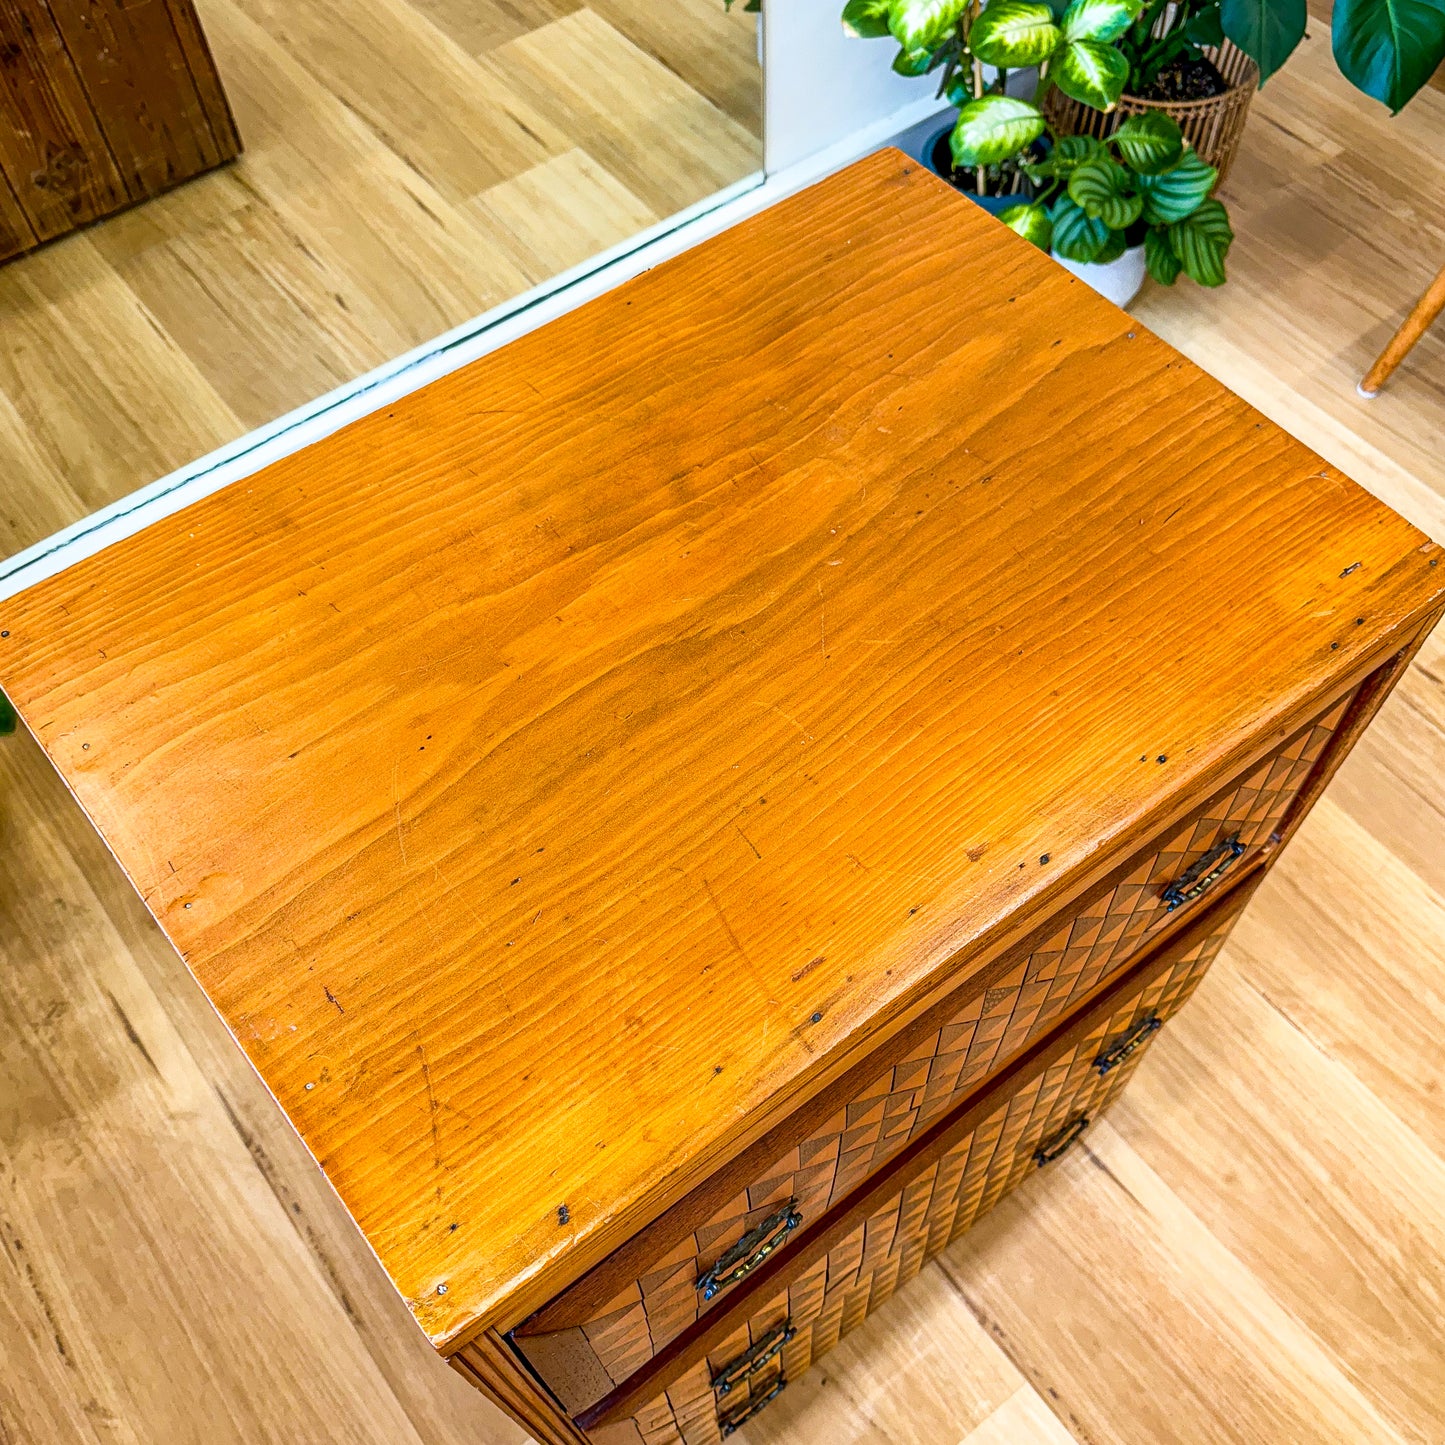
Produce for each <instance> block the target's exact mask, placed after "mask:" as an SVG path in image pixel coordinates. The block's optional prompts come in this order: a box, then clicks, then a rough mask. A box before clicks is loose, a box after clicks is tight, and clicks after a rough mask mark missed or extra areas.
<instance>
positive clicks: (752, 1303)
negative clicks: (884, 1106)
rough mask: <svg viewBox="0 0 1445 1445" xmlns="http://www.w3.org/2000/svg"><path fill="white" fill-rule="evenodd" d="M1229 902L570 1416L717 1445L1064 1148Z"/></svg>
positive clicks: (631, 1442)
mask: <svg viewBox="0 0 1445 1445" xmlns="http://www.w3.org/2000/svg"><path fill="white" fill-rule="evenodd" d="M1238 911H1239V908H1238V906H1237V904H1236V903H1235V902H1233V901H1230V902H1227V903H1224V904H1222V905H1221V907H1220V909H1219V910H1216V911H1215V912H1216V913H1217V914H1219V915H1221V916H1217V917H1215V919H1214V921H1213V922H1212V923H1211V924H1210V925H1209V926H1208V928H1207V931H1203V932H1202V936H1196V937H1195V939H1194V941H1193V942H1185V943H1183V944H1182V945H1181V947H1179V948H1170V949H1166V950H1163V951H1162V952H1163V954H1164V955H1165V956H1164V957H1163V958H1162V959H1161V960H1160V961H1158V962H1157V963H1156V964H1153V965H1150V964H1146V965H1144V966H1143V968H1142V969H1140V970H1139V971H1138V972H1137V973H1136V974H1133V975H1130V977H1128V978H1127V979H1125V980H1122V981H1121V982H1120V983H1119V984H1118V985H1116V987H1115V988H1114V989H1111V990H1110V991H1109V993H1107V994H1105V995H1104V997H1103V998H1102V999H1101V1000H1100V1001H1099V1002H1098V1003H1097V1004H1095V1006H1094V1007H1093V1008H1091V1009H1090V1010H1088V1011H1087V1012H1086V1014H1085V1016H1084V1018H1083V1019H1082V1020H1081V1021H1079V1022H1078V1023H1077V1024H1075V1025H1074V1026H1071V1027H1070V1028H1069V1029H1068V1030H1066V1031H1065V1032H1064V1036H1063V1038H1062V1040H1061V1041H1060V1042H1059V1043H1058V1044H1056V1045H1055V1046H1054V1047H1052V1048H1048V1047H1046V1048H1045V1049H1044V1050H1043V1051H1042V1052H1041V1054H1040V1056H1039V1057H1038V1058H1037V1059H1036V1060H1032V1062H1025V1064H1024V1066H1023V1067H1022V1068H1021V1069H1020V1070H1019V1071H1018V1072H1017V1073H1016V1074H1012V1075H1011V1077H1010V1078H1009V1080H1008V1081H1007V1082H1006V1083H1005V1084H1003V1085H1001V1086H1000V1087H999V1088H997V1089H991V1090H989V1091H988V1092H987V1093H986V1094H985V1095H984V1096H983V1097H982V1098H981V1099H980V1101H979V1102H978V1104H977V1105H975V1106H973V1107H971V1108H969V1109H968V1110H967V1111H966V1118H965V1119H964V1120H963V1121H962V1122H961V1126H960V1127H959V1128H957V1129H950V1130H948V1131H946V1132H945V1135H944V1137H943V1138H942V1140H941V1141H940V1143H939V1145H938V1147H937V1148H935V1149H933V1150H924V1151H922V1152H921V1154H920V1157H919V1158H918V1159H917V1160H916V1161H914V1162H912V1163H911V1164H907V1165H905V1166H904V1167H903V1168H901V1169H900V1170H899V1171H898V1177H897V1178H896V1179H894V1180H891V1181H890V1183H889V1186H888V1187H887V1188H886V1189H883V1190H868V1191H864V1195H865V1197H864V1199H863V1200H862V1201H860V1206H859V1207H858V1208H857V1210H856V1212H855V1211H853V1210H848V1211H846V1213H845V1217H844V1218H843V1219H842V1220H841V1222H839V1223H837V1224H835V1225H833V1227H832V1228H830V1229H829V1230H828V1235H829V1236H830V1237H829V1238H827V1239H825V1240H823V1241H821V1243H820V1245H819V1246H818V1247H817V1248H816V1249H808V1248H807V1247H806V1246H803V1247H801V1248H800V1249H799V1251H798V1254H797V1258H796V1260H795V1261H794V1262H791V1264H790V1265H789V1266H788V1267H785V1268H783V1269H780V1270H775V1275H776V1277H775V1278H774V1279H772V1280H768V1279H760V1280H759V1281H758V1285H757V1286H756V1288H755V1289H753V1290H749V1291H745V1292H743V1293H742V1294H741V1295H740V1296H738V1298H737V1301H736V1303H732V1304H730V1306H729V1308H728V1309H727V1310H725V1311H723V1312H722V1313H721V1314H720V1316H719V1319H718V1323H717V1326H716V1327H715V1328H713V1329H710V1330H708V1334H707V1337H705V1338H701V1339H699V1340H698V1341H697V1343H696V1346H695V1348H694V1349H691V1350H684V1351H683V1352H682V1353H681V1355H680V1357H679V1358H677V1359H675V1360H674V1361H672V1362H670V1363H669V1364H667V1366H666V1367H665V1368H658V1367H656V1366H655V1367H654V1369H653V1371H652V1373H653V1374H654V1375H655V1377H656V1379H657V1386H656V1387H655V1389H648V1390H647V1391H646V1392H645V1396H644V1401H643V1402H642V1403H636V1404H628V1403H626V1401H623V1400H620V1401H618V1402H617V1403H616V1406H614V1407H613V1408H611V1409H609V1407H608V1405H603V1406H602V1407H600V1408H598V1409H597V1410H595V1411H592V1412H588V1414H586V1415H584V1416H583V1418H582V1421H581V1422H580V1423H582V1424H584V1425H585V1426H586V1428H587V1429H588V1433H589V1435H590V1436H591V1438H592V1439H593V1440H595V1441H597V1442H598V1445H717V1442H719V1441H720V1440H721V1439H723V1438H724V1437H725V1436H727V1435H728V1434H731V1433H732V1430H733V1429H735V1428H736V1427H737V1426H738V1425H739V1424H741V1423H742V1421H743V1420H744V1419H746V1418H748V1417H750V1416H751V1415H753V1414H755V1413H756V1412H757V1411H759V1410H761V1409H763V1408H765V1407H766V1406H767V1405H768V1404H769V1403H770V1402H771V1401H772V1400H773V1399H775V1398H776V1396H777V1395H778V1394H779V1393H781V1391H782V1390H783V1389H784V1388H786V1383H787V1381H788V1380H789V1379H796V1378H797V1377H798V1376H799V1375H800V1374H801V1373H802V1372H803V1371H804V1370H806V1369H807V1368H808V1366H809V1365H810V1364H811V1363H812V1362H813V1361H814V1360H815V1359H817V1358H818V1356H819V1355H821V1354H823V1353H824V1352H825V1351H827V1350H830V1349H831V1348H832V1347H833V1346H834V1345H835V1344H837V1342H838V1341H839V1340H840V1339H841V1338H842V1337H843V1336H844V1335H845V1334H847V1333H848V1331H849V1330H851V1329H853V1328H855V1327H856V1326H857V1325H858V1324H860V1323H861V1322H862V1321H863V1319H864V1318H865V1317H866V1316H867V1315H868V1314H870V1313H871V1312H872V1311H873V1310H875V1309H877V1308H878V1306H879V1305H881V1304H882V1303H883V1302H884V1301H885V1300H886V1299H888V1298H889V1296H890V1295H892V1293H893V1292H894V1290H896V1289H897V1288H898V1287H899V1286H900V1285H901V1284H903V1283H905V1282H906V1281H907V1280H909V1279H911V1278H912V1277H913V1276H914V1275H915V1274H917V1273H918V1271H919V1270H920V1269H921V1268H922V1266H923V1265H924V1264H925V1263H927V1261H928V1260H930V1259H932V1258H933V1257H934V1256H935V1255H937V1254H938V1253H939V1252H940V1251H941V1250H943V1249H944V1248H945V1247H946V1246H947V1245H948V1244H949V1243H950V1241H952V1240H954V1239H956V1238H958V1236H959V1235H960V1234H962V1233H963V1231H964V1230H966V1229H967V1228H969V1226H970V1225H972V1224H973V1223H975V1222H976V1221H977V1220H978V1219H979V1218H981V1217H982V1216H983V1215H984V1214H985V1213H986V1212H987V1211H988V1210H989V1209H990V1208H992V1207H993V1205H994V1204H996V1203H997V1202H998V1201H999V1200H1000V1199H1001V1198H1003V1196H1004V1195H1005V1194H1006V1193H1008V1191H1009V1190H1011V1189H1013V1188H1015V1187H1016V1186H1017V1185H1019V1184H1021V1183H1022V1182H1023V1181H1024V1180H1025V1179H1027V1178H1029V1177H1030V1176H1031V1175H1033V1174H1035V1173H1037V1172H1038V1171H1039V1169H1040V1168H1041V1167H1043V1166H1046V1165H1048V1164H1050V1163H1052V1162H1053V1161H1054V1160H1055V1159H1057V1158H1059V1157H1061V1156H1062V1155H1063V1154H1064V1153H1066V1152H1067V1150H1068V1149H1069V1148H1070V1146H1071V1145H1072V1144H1073V1143H1074V1142H1075V1141H1076V1140H1077V1139H1078V1138H1079V1137H1080V1135H1081V1134H1082V1133H1083V1132H1084V1131H1085V1129H1086V1128H1087V1127H1088V1124H1089V1122H1090V1120H1092V1119H1094V1118H1095V1117H1097V1115H1098V1114H1099V1112H1100V1111H1101V1110H1102V1109H1104V1108H1106V1107H1107V1106H1108V1105H1109V1104H1110V1102H1112V1100H1113V1099H1114V1098H1115V1097H1116V1096H1117V1095H1118V1093H1119V1092H1120V1090H1121V1089H1122V1088H1123V1087H1124V1086H1125V1084H1126V1083H1127V1082H1128V1080H1129V1077H1130V1075H1131V1074H1132V1073H1133V1071H1134V1069H1135V1068H1136V1067H1137V1066H1138V1063H1139V1060H1140V1058H1141V1057H1142V1056H1143V1054H1144V1052H1145V1051H1146V1049H1147V1048H1148V1046H1149V1044H1150V1042H1151V1041H1152V1040H1153V1038H1154V1037H1155V1036H1156V1034H1157V1032H1158V1029H1159V1027H1160V1025H1161V1024H1162V1023H1163V1022H1164V1021H1165V1020H1167V1019H1168V1018H1169V1017H1170V1016H1171V1015H1172V1014H1174V1013H1175V1012H1176V1011H1177V1010H1178V1009H1179V1008H1180V1007H1181V1006H1182V1005H1183V1003H1184V1002H1185V1001H1186V1000H1187V998H1188V997H1189V995H1190V994H1191V993H1192V992H1193V990H1194V988H1195V986H1196V985H1197V984H1198V982H1199V980H1200V979H1201V978H1202V977H1203V975H1204V972H1205V970H1206V969H1207V968H1208V967H1209V965H1210V964H1211V963H1212V962H1213V960H1214V958H1215V956H1216V955H1217V953H1218V952H1219V949H1220V947H1221V946H1222V944H1223V942H1224V940H1225V937H1226V936H1227V934H1228V931H1229V927H1230V925H1231V924H1232V923H1233V921H1234V918H1235V917H1236V916H1237V915H1238ZM1031 1059H1032V1056H1031ZM879 1194H881V1196H882V1197H881V1198H879V1197H877V1196H878V1195H879ZM698 1328H699V1329H703V1328H706V1326H699V1327H698ZM659 1364H661V1362H659ZM624 1412H625V1413H624Z"/></svg>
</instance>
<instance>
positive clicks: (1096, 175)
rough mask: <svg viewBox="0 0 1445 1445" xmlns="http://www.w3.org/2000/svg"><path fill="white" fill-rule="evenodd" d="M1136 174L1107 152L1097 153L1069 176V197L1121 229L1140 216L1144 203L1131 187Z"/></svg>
mask: <svg viewBox="0 0 1445 1445" xmlns="http://www.w3.org/2000/svg"><path fill="white" fill-rule="evenodd" d="M1132 181H1133V177H1132V176H1130V174H1129V172H1128V171H1126V170H1125V169H1124V167H1123V166H1121V165H1120V164H1119V162H1118V161H1116V160H1113V159H1112V158H1111V157H1109V156H1107V155H1100V156H1095V157H1094V159H1093V160H1091V161H1085V162H1084V164H1083V165H1081V166H1079V167H1077V168H1076V169H1075V171H1074V173H1073V175H1071V176H1070V177H1069V199H1070V200H1071V201H1073V203H1074V204H1075V205H1076V206H1080V207H1082V208H1083V210H1084V213H1085V214H1086V215H1088V216H1089V217H1090V218H1091V219H1093V220H1096V221H1102V222H1103V223H1104V224H1105V225H1106V226H1108V228H1109V229H1110V230H1111V231H1122V230H1123V229H1124V227H1125V226H1132V225H1133V224H1134V222H1135V221H1137V220H1138V219H1139V212H1140V211H1142V210H1143V209H1144V202H1143V201H1142V200H1141V199H1140V197H1139V196H1137V195H1135V194H1134V192H1133V190H1132V189H1131V185H1132Z"/></svg>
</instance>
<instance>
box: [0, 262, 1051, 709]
mask: <svg viewBox="0 0 1445 1445" xmlns="http://www.w3.org/2000/svg"><path fill="white" fill-rule="evenodd" d="M1045 249H1046V250H1047V249H1048V248H1047V247H1045ZM14 731H15V709H14V708H13V707H11V706H10V699H9V698H8V697H6V696H5V694H4V693H3V692H0V736H3V735H4V734H5V733H13V732H14Z"/></svg>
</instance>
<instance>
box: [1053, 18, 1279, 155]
mask: <svg viewBox="0 0 1445 1445" xmlns="http://www.w3.org/2000/svg"><path fill="white" fill-rule="evenodd" d="M1220 3H1221V0H1147V3H1145V5H1144V6H1143V8H1142V9H1141V10H1140V11H1139V13H1138V15H1136V16H1135V18H1134V20H1133V21H1132V22H1131V23H1130V25H1129V26H1128V28H1127V29H1125V30H1124V31H1123V33H1122V34H1121V35H1120V36H1119V38H1118V40H1117V41H1115V45H1116V47H1117V48H1118V50H1119V52H1120V54H1121V55H1122V56H1123V57H1124V60H1125V63H1126V64H1127V65H1128V75H1127V78H1126V79H1125V82H1124V87H1123V90H1122V92H1121V93H1120V96H1119V101H1118V104H1117V105H1115V106H1114V107H1112V108H1111V109H1109V110H1108V111H1101V110H1099V109H1097V108H1093V107H1090V106H1087V105H1081V104H1080V103H1079V102H1077V101H1075V100H1072V99H1071V98H1069V97H1068V96H1066V95H1064V94H1062V93H1061V92H1060V91H1057V90H1055V91H1053V92H1051V93H1050V95H1049V96H1048V100H1047V106H1046V109H1047V111H1048V115H1049V121H1050V123H1051V124H1052V125H1053V126H1054V128H1055V129H1056V130H1057V131H1058V132H1059V133H1060V134H1062V135H1092V136H1098V137H1103V136H1106V135H1108V134H1109V133H1110V132H1111V131H1112V130H1114V129H1115V127H1117V126H1118V125H1119V124H1120V122H1121V121H1123V120H1124V119H1125V118H1126V117H1128V116H1130V115H1149V114H1156V113H1157V114H1162V115H1166V116H1168V117H1169V118H1170V119H1172V120H1174V121H1175V122H1177V123H1178V125H1179V128H1180V129H1181V130H1182V131H1183V132H1184V137H1185V139H1186V140H1187V141H1189V143H1190V144H1191V145H1192V146H1193V147H1194V148H1195V150H1196V151H1197V152H1198V153H1199V155H1200V157H1201V158H1202V159H1203V161H1204V162H1205V164H1206V165H1211V166H1213V167H1214V168H1215V170H1217V171H1218V172H1219V179H1220V180H1221V181H1222V180H1223V179H1224V177H1225V176H1226V175H1228V173H1229V168H1230V167H1231V166H1232V165H1233V164H1234V157H1235V153H1236V151H1237V150H1238V149H1239V142H1240V140H1241V139H1242V138H1243V135H1244V123H1245V119H1246V117H1247V116H1248V114H1249V102H1250V99H1251V98H1252V97H1253V95H1254V92H1255V89H1256V88H1257V86H1258V84H1259V68H1258V66H1257V65H1256V64H1255V62H1254V61H1253V60H1251V59H1250V57H1249V56H1248V55H1246V54H1245V53H1244V52H1243V51H1242V50H1240V49H1238V48H1237V47H1236V46H1234V45H1233V44H1231V43H1230V42H1229V40H1227V39H1226V38H1225V34H1224V29H1223V24H1222V20H1221V15H1220Z"/></svg>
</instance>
